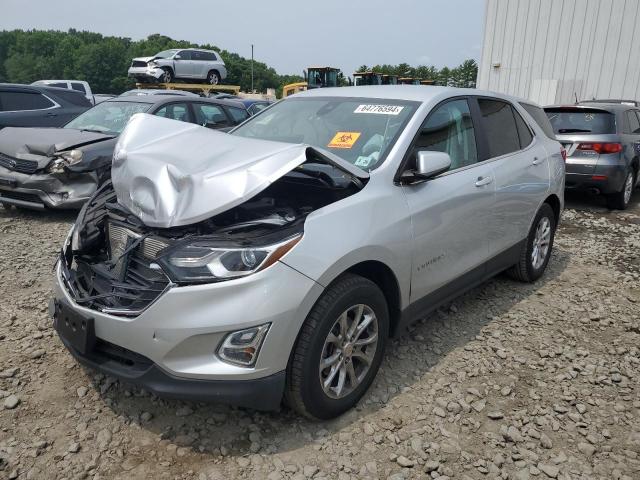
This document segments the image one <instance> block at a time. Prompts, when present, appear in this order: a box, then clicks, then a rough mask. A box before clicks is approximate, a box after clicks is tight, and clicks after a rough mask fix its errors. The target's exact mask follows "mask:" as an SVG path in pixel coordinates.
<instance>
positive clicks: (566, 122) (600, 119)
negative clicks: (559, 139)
mask: <svg viewBox="0 0 640 480" xmlns="http://www.w3.org/2000/svg"><path fill="white" fill-rule="evenodd" d="M544 111H545V112H546V113H547V117H549V121H550V122H551V126H552V127H553V131H554V132H555V133H556V134H558V133H560V134H565V133H584V134H587V135H588V134H602V133H616V119H615V116H614V115H613V114H612V113H609V112H605V111H604V110H599V109H595V108H579V107H561V108H545V109H544Z"/></svg>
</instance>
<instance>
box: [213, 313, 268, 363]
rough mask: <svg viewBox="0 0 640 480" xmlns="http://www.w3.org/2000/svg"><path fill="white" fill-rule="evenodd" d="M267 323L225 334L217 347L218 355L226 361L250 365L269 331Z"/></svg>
mask: <svg viewBox="0 0 640 480" xmlns="http://www.w3.org/2000/svg"><path fill="white" fill-rule="evenodd" d="M269 326H270V324H269V323H266V324H264V325H260V326H258V327H252V328H247V329H246V330H238V331H237V332H232V333H230V334H229V335H227V336H226V337H225V339H224V341H223V342H222V344H221V345H220V347H219V348H218V356H219V357H220V358H221V359H222V360H224V361H225V362H227V363H232V364H234V365H240V366H241V367H252V366H253V365H255V363H256V360H257V359H258V353H260V347H262V342H263V340H264V337H265V336H266V335H267V332H268V331H269Z"/></svg>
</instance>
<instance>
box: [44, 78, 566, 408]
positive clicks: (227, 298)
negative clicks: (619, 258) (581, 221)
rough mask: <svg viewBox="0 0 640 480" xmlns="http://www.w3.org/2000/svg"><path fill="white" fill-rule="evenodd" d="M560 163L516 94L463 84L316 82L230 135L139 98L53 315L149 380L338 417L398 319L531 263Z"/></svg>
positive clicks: (91, 361) (138, 379) (85, 358)
mask: <svg viewBox="0 0 640 480" xmlns="http://www.w3.org/2000/svg"><path fill="white" fill-rule="evenodd" d="M536 108H537V107H536ZM543 117H544V116H543ZM498 126H499V127H500V128H498ZM533 159H535V162H534V163H532V160H533ZM563 175H564V164H563V160H562V156H561V148H560V145H559V144H558V143H557V142H556V141H555V140H552V139H550V138H548V137H546V136H545V134H544V131H543V130H542V129H541V128H540V126H538V124H536V122H535V121H534V119H533V118H532V117H531V116H529V115H528V114H527V112H526V110H524V109H523V108H522V106H521V105H520V104H519V103H518V101H516V100H514V99H511V98H507V97H502V96H499V97H498V96H496V95H495V94H491V95H490V96H489V94H483V93H482V92H479V91H476V90H456V89H448V88H435V87H434V88H426V87H424V88H423V87H419V88H415V87H414V88H412V87H406V86H403V87H379V88H377V87H353V88H349V89H347V88H340V89H321V90H320V89H319V90H314V91H309V92H306V93H304V94H302V95H297V96H295V97H292V98H289V99H287V100H284V101H282V102H280V103H278V104H275V105H274V106H272V107H270V108H269V109H267V110H265V111H264V112H261V113H259V114H258V115H256V116H255V117H252V118H251V119H250V120H248V121H246V122H245V123H244V124H242V125H240V126H239V127H237V128H236V129H235V130H233V131H232V132H231V134H230V135H226V134H222V133H219V132H215V131H211V130H207V129H205V128H202V127H199V126H196V125H188V124H184V123H179V124H178V123H176V122H174V121H171V120H166V119H163V118H157V117H153V116H149V115H146V114H138V115H136V116H134V117H133V118H132V120H131V121H130V123H129V125H128V126H127V128H126V129H125V131H124V132H123V134H122V135H121V137H120V139H119V141H118V144H117V146H116V149H115V153H114V160H113V167H112V181H111V182H109V183H106V184H105V185H103V186H102V187H101V188H100V189H99V190H98V192H97V193H96V194H95V195H94V196H93V197H92V199H91V200H90V201H89V202H88V203H87V204H86V205H85V206H84V207H83V209H82V211H81V212H80V215H79V217H78V219H77V222H76V224H75V226H74V227H73V228H72V230H71V232H70V233H69V236H68V238H67V240H66V241H65V244H64V246H63V249H62V253H61V256H60V259H59V260H58V262H57V265H56V274H55V278H56V281H55V298H54V299H53V300H52V302H51V305H50V308H51V314H52V316H53V318H54V325H55V328H56V330H57V331H58V333H59V336H60V338H61V340H62V342H63V343H64V344H65V346H66V347H67V348H68V349H69V351H70V352H71V353H72V354H73V355H74V356H75V357H76V358H77V359H78V360H79V361H80V362H82V363H84V364H86V365H88V366H90V367H92V368H95V369H98V370H100V371H102V372H105V373H107V374H109V375H112V376H114V377H117V378H120V379H122V380H123V381H127V382H131V383H135V384H138V385H141V386H143V387H145V388H147V389H148V390H150V391H152V392H154V393H156V394H158V395H166V396H173V397H178V398H182V399H196V400H210V401H215V402H226V403H232V404H235V405H240V406H245V407H251V408H257V409H275V408H277V407H278V406H279V405H280V403H281V401H282V400H283V398H285V399H286V401H287V403H288V404H289V405H290V406H291V407H292V408H294V409H295V410H297V411H298V412H300V413H302V414H304V415H307V416H309V417H313V418H320V419H326V418H332V417H335V416H337V415H339V414H341V413H343V412H344V411H346V410H347V409H349V408H351V407H352V406H353V405H355V404H356V403H357V402H358V400H359V399H360V398H361V397H362V395H363V394H364V393H365V392H366V390H367V389H368V387H369V386H370V384H371V383H372V381H373V379H374V377H375V375H376V372H377V371H378V368H379V366H380V363H381V361H382V358H383V352H384V349H385V345H386V343H387V341H388V337H389V336H390V335H392V334H395V333H398V332H401V331H403V327H404V326H406V325H407V324H408V323H409V322H411V321H412V320H415V319H416V318H419V317H420V316H422V315H424V314H425V313H428V312H429V311H431V310H433V309H435V308H437V307H438V306H439V305H442V304H443V303H444V302H446V301H448V300H450V299H451V298H453V297H454V296H455V295H457V294H459V293H460V292H462V291H464V290H467V289H468V288H470V287H472V286H474V285H477V284H478V283H479V282H482V281H483V280H485V279H487V278H489V277H490V276H492V275H495V274H496V273H498V272H501V271H503V270H509V271H510V272H511V273H512V275H513V276H515V277H516V278H518V279H520V280H523V281H534V280H536V279H537V278H539V277H540V276H541V275H542V274H543V272H544V270H545V268H546V265H547V262H548V261H549V258H550V254H551V249H552V245H553V236H554V232H555V227H556V225H557V223H558V220H559V216H560V212H561V210H562V205H563V191H564V189H563Z"/></svg>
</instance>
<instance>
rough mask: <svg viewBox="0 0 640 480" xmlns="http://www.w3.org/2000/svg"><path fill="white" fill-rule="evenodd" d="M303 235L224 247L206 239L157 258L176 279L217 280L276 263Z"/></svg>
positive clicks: (253, 271)
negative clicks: (261, 242) (263, 243)
mask: <svg viewBox="0 0 640 480" xmlns="http://www.w3.org/2000/svg"><path fill="white" fill-rule="evenodd" d="M301 238H302V235H296V236H294V237H290V238H288V239H287V240H285V241H283V242H280V243H276V244H273V245H267V246H263V247H247V248H224V247H219V246H215V245H213V244H211V243H210V242H206V241H195V242H192V243H188V244H183V245H178V246H177V247H176V248H174V249H172V250H169V251H168V252H167V253H166V254H164V255H163V256H162V257H160V258H159V259H158V260H157V262H158V264H160V266H161V267H162V269H163V270H164V271H165V272H166V273H167V274H168V275H169V276H170V277H171V280H173V281H174V282H177V283H199V282H216V281H221V280H229V279H232V278H238V277H245V276H247V275H251V274H252V273H255V272H257V271H259V270H264V269H265V268H267V267H269V266H270V265H273V264H274V263H275V262H277V261H278V260H280V259H281V258H282V257H283V256H284V255H285V254H286V253H287V252H288V251H289V250H291V249H292V248H293V247H294V246H295V245H296V244H297V243H298V242H299V241H300V239H301Z"/></svg>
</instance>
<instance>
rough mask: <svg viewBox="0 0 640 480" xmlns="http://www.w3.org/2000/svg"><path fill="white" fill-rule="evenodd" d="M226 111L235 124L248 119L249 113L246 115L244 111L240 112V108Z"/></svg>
mask: <svg viewBox="0 0 640 480" xmlns="http://www.w3.org/2000/svg"><path fill="white" fill-rule="evenodd" d="M227 110H228V111H229V113H230V114H231V117H232V118H233V121H234V122H236V123H242V122H244V121H245V120H246V119H247V118H249V113H247V111H246V110H242V109H240V108H233V107H231V108H228V109H227Z"/></svg>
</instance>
